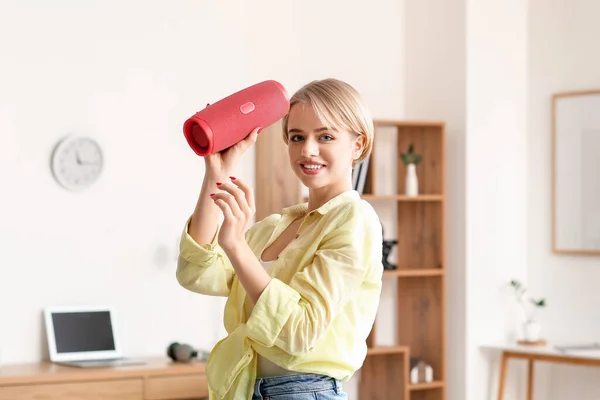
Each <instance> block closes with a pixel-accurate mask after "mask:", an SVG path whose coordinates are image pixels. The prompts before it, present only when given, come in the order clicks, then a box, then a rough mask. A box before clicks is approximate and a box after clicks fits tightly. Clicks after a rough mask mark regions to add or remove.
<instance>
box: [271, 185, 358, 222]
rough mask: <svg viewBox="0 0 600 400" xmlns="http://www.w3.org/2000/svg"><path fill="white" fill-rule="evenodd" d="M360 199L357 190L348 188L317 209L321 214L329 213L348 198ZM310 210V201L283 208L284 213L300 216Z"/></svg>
mask: <svg viewBox="0 0 600 400" xmlns="http://www.w3.org/2000/svg"><path fill="white" fill-rule="evenodd" d="M354 199H360V195H359V194H358V192H357V191H356V190H347V191H345V192H342V193H340V194H338V195H337V196H335V197H333V198H332V199H330V200H328V201H327V202H326V203H325V204H323V205H322V206H321V207H319V208H317V209H316V210H315V211H316V212H318V213H319V214H321V215H325V214H327V212H328V211H329V210H331V209H332V208H334V207H336V206H338V205H339V204H341V203H344V202H346V201H348V200H354ZM307 211H308V203H301V204H296V205H293V206H290V207H286V208H284V209H283V212H282V215H289V216H291V217H300V216H303V215H306V213H307Z"/></svg>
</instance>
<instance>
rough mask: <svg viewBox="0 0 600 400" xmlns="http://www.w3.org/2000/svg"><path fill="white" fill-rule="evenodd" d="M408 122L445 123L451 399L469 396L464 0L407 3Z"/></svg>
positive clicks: (415, 0)
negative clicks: (467, 391)
mask: <svg viewBox="0 0 600 400" xmlns="http://www.w3.org/2000/svg"><path fill="white" fill-rule="evenodd" d="M405 13H406V53H405V54H406V56H405V59H406V67H405V69H406V74H405V76H406V98H405V102H406V118H408V119H415V120H440V121H445V122H446V159H447V162H446V171H447V173H446V180H447V185H446V192H447V193H446V198H447V202H446V204H445V207H446V210H445V211H446V229H447V231H446V250H447V253H446V257H447V259H446V263H447V265H446V271H447V272H446V290H447V296H446V297H447V301H448V303H447V304H448V308H447V311H446V312H447V324H448V330H447V332H448V338H447V346H446V356H447V360H448V362H447V366H446V367H447V368H446V372H447V374H446V382H447V385H448V387H447V393H448V399H449V400H455V399H456V400H461V399H465V398H466V394H465V389H466V382H467V376H466V357H465V354H466V353H465V352H466V297H465V294H466V260H465V252H466V243H465V239H466V238H465V219H466V216H465V213H466V207H465V177H466V174H465V146H466V137H465V135H466V129H465V122H466V120H465V119H466V105H467V104H466V86H465V82H466V68H465V67H466V39H465V35H466V25H465V22H466V9H465V1H464V0H407V1H406V11H405Z"/></svg>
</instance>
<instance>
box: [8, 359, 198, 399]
mask: <svg viewBox="0 0 600 400" xmlns="http://www.w3.org/2000/svg"><path fill="white" fill-rule="evenodd" d="M144 361H146V362H147V363H146V364H145V365H136V366H128V367H109V368H76V367H66V366H61V365H57V364H52V363H48V362H41V363H32V364H19V365H3V366H0V400H37V399H44V400H92V399H93V400H98V399H111V400H179V399H200V398H204V397H208V386H207V383H206V375H205V374H204V366H205V363H204V362H195V363H190V364H179V363H173V362H171V360H170V359H169V358H167V357H156V358H144Z"/></svg>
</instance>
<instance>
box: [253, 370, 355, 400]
mask: <svg viewBox="0 0 600 400" xmlns="http://www.w3.org/2000/svg"><path fill="white" fill-rule="evenodd" d="M252 400H348V395H347V394H346V393H344V392H343V391H342V384H341V382H340V381H339V380H337V379H333V378H330V377H328V376H324V375H317V374H293V375H284V376H273V377H266V378H258V379H257V380H256V383H255V385H254V394H253V395H252Z"/></svg>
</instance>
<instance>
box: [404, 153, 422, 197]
mask: <svg viewBox="0 0 600 400" xmlns="http://www.w3.org/2000/svg"><path fill="white" fill-rule="evenodd" d="M401 158H402V162H403V163H404V165H406V177H405V185H404V191H405V193H406V195H407V196H417V195H418V194H419V180H418V178H417V167H416V166H417V164H419V163H420V162H421V156H420V155H419V154H415V147H414V146H413V144H412V143H411V144H410V145H409V146H408V152H406V153H402V154H401Z"/></svg>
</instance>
